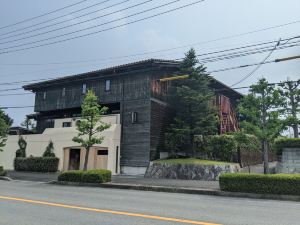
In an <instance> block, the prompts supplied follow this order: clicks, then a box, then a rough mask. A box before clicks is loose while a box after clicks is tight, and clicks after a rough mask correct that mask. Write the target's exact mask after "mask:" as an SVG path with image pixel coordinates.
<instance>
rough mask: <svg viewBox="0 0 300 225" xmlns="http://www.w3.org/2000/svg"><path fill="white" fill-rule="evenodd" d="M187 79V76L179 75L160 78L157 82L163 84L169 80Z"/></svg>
mask: <svg viewBox="0 0 300 225" xmlns="http://www.w3.org/2000/svg"><path fill="white" fill-rule="evenodd" d="M187 78H189V75H180V76H173V77H166V78H161V79H159V81H160V82H165V81H171V80H183V79H187Z"/></svg>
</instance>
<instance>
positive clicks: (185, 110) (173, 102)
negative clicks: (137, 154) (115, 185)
mask: <svg viewBox="0 0 300 225" xmlns="http://www.w3.org/2000/svg"><path fill="white" fill-rule="evenodd" d="M197 64H198V60H197V57H196V53H195V50H194V49H191V50H189V51H188V52H187V53H186V55H185V59H184V60H183V62H182V64H181V74H187V75H189V78H188V79H184V80H175V81H174V82H173V84H172V86H171V88H170V91H169V103H170V106H171V107H172V108H173V110H174V114H175V115H174V119H173V121H172V123H171V124H170V126H169V128H168V130H167V133H166V145H167V146H166V147H167V148H171V149H170V150H172V151H173V153H174V154H175V155H176V154H177V152H178V151H179V150H180V151H185V152H186V153H188V154H190V153H192V154H193V155H195V152H196V148H195V146H194V139H195V136H197V135H210V134H215V133H216V132H217V123H218V116H217V113H216V110H215V108H214V107H213V105H212V98H213V96H214V94H213V93H212V92H211V91H210V90H209V87H208V84H209V80H210V77H209V75H208V74H207V73H206V68H205V67H204V66H203V65H200V66H197Z"/></svg>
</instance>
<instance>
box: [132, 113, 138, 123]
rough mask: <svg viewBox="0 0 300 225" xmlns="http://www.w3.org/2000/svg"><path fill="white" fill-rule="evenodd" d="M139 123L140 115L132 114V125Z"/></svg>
mask: <svg viewBox="0 0 300 225" xmlns="http://www.w3.org/2000/svg"><path fill="white" fill-rule="evenodd" d="M137 122H138V113H137V112H132V113H131V123H137Z"/></svg>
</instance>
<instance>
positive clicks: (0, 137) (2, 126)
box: [0, 110, 9, 152]
mask: <svg viewBox="0 0 300 225" xmlns="http://www.w3.org/2000/svg"><path fill="white" fill-rule="evenodd" d="M4 115H5V114H4V113H3V111H1V110H0V152H1V151H3V147H5V143H6V140H7V133H8V128H9V124H8V123H7V121H6V119H5V116H4Z"/></svg>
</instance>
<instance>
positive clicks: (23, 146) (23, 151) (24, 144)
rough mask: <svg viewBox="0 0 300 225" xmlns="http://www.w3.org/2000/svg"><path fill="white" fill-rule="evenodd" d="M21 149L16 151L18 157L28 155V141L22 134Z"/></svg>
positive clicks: (20, 138)
mask: <svg viewBox="0 0 300 225" xmlns="http://www.w3.org/2000/svg"><path fill="white" fill-rule="evenodd" d="M18 145H19V149H18V150H17V151H16V157H24V158H25V157H26V147H27V142H26V141H25V139H24V138H23V137H22V136H19V141H18Z"/></svg>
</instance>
